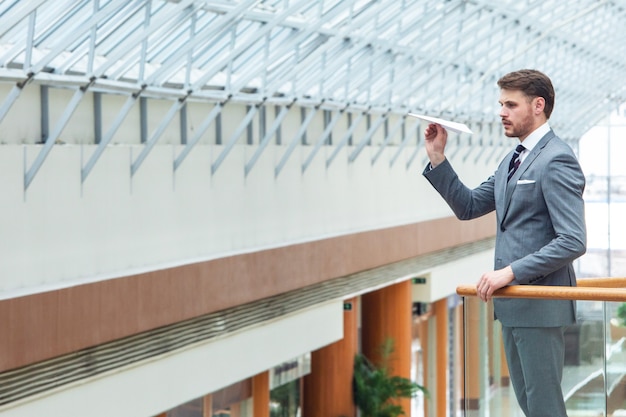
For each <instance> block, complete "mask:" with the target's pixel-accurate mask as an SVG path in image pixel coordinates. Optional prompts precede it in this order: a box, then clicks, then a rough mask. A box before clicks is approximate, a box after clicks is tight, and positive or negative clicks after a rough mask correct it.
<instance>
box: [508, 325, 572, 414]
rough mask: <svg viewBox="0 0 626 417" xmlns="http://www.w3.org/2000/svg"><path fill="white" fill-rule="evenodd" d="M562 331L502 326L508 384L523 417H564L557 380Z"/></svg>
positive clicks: (562, 359) (562, 350)
mask: <svg viewBox="0 0 626 417" xmlns="http://www.w3.org/2000/svg"><path fill="white" fill-rule="evenodd" d="M564 331H565V328H564V327H506V326H502V338H503V341H504V351H505V354H506V359H507V363H508V366H509V374H510V377H511V384H512V385H513V390H514V391H515V395H516V397H517V402H518V403H519V405H520V407H521V409H522V411H523V412H524V414H525V415H526V416H527V417H567V412H566V410H565V402H564V400H563V390H562V389H561V379H562V377H563V366H564V362H565V341H564Z"/></svg>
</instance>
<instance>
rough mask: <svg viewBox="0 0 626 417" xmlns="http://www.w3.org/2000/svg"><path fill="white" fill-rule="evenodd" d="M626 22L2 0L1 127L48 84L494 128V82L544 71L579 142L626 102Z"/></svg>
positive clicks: (602, 12)
mask: <svg viewBox="0 0 626 417" xmlns="http://www.w3.org/2000/svg"><path fill="white" fill-rule="evenodd" d="M625 21H626V1H624V0H613V1H606V0H578V1H576V2H564V1H558V0H501V1H492V0H319V1H312V0H213V1H209V0H204V1H201V0H172V1H165V0H54V1H45V0H31V1H20V0H4V1H2V2H1V3H0V82H11V83H13V86H12V89H11V91H10V93H9V94H8V95H7V96H5V97H0V122H1V121H2V119H3V118H4V117H5V116H6V114H7V112H8V111H9V109H10V108H11V106H12V105H13V103H14V102H15V101H16V100H17V99H18V97H19V95H20V93H21V90H22V89H23V87H24V86H25V85H27V84H29V83H40V84H50V85H54V86H64V87H67V88H73V89H75V90H76V94H75V97H74V99H73V101H75V102H78V101H80V99H81V97H82V95H84V94H85V92H88V91H90V92H101V93H111V94H122V95H127V96H128V97H137V96H142V97H154V98H163V99H171V100H172V101H178V102H185V101H188V100H201V101H210V102H217V103H220V102H227V101H234V102H245V103H249V104H260V103H264V104H272V103H273V104H277V105H288V104H291V103H297V104H298V105H300V106H322V107H323V108H328V109H348V110H354V111H361V112H363V111H367V112H370V113H390V114H406V113H407V112H420V113H428V114H429V115H432V116H438V117H445V118H452V119H454V120H456V121H460V122H466V123H494V122H497V121H498V108H499V105H498V103H497V101H498V94H499V93H498V91H497V86H496V81H497V79H498V78H499V77H500V76H501V75H503V74H504V73H506V72H508V71H510V70H514V69H519V68H537V69H540V70H542V71H543V72H545V73H546V74H548V75H549V76H550V77H551V78H552V80H553V82H554V84H555V88H556V91H557V104H556V108H555V112H554V114H553V117H552V120H551V122H552V125H553V126H554V127H555V129H556V130H557V132H558V133H559V135H560V136H561V137H563V138H564V139H566V140H568V141H573V142H575V141H577V140H578V139H579V138H580V137H581V136H582V135H583V133H585V131H587V130H588V129H589V128H590V127H591V126H593V125H594V124H595V123H596V122H597V121H598V120H599V119H600V118H602V117H603V116H605V115H607V114H609V113H610V112H611V111H612V110H614V109H616V108H617V107H618V106H619V105H620V104H621V103H623V102H625V101H626V76H625V75H626V25H624V22H625ZM71 109H72V104H70V105H69V106H68V110H67V111H68V112H69V113H70V114H71Z"/></svg>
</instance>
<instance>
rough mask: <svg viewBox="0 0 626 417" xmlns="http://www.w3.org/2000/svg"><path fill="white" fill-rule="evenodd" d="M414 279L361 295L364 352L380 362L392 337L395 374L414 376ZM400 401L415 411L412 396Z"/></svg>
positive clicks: (391, 362)
mask: <svg viewBox="0 0 626 417" xmlns="http://www.w3.org/2000/svg"><path fill="white" fill-rule="evenodd" d="M411 307H412V302H411V282H410V281H404V282H401V283H398V284H395V285H391V286H389V287H385V288H382V289H380V290H378V291H374V292H371V293H367V294H364V295H363V296H362V297H361V344H362V352H363V354H364V355H365V356H366V357H367V358H368V359H370V360H371V361H372V362H373V363H374V364H376V365H380V364H381V360H382V356H381V353H382V352H381V350H380V349H381V346H383V345H384V343H385V342H386V341H387V340H388V339H391V340H392V341H393V347H394V351H393V353H392V354H391V355H390V356H389V358H388V363H387V366H388V369H389V373H390V374H391V375H396V376H401V377H404V378H410V377H411V317H412V308H411ZM398 404H399V405H400V406H401V407H402V409H403V410H404V413H405V414H406V415H411V399H410V398H404V399H401V400H400V401H399V402H398Z"/></svg>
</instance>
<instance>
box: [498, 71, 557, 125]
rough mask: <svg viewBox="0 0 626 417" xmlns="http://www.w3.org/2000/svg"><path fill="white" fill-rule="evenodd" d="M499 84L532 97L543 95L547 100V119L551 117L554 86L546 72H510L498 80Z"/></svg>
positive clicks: (506, 88) (544, 110)
mask: <svg viewBox="0 0 626 417" xmlns="http://www.w3.org/2000/svg"><path fill="white" fill-rule="evenodd" d="M498 86H499V87H500V88H501V89H504V90H518V91H521V92H522V93H524V94H525V95H526V96H527V97H529V98H531V99H532V98H535V97H543V99H544V100H545V102H546V105H545V107H544V109H543V112H544V114H545V115H546V119H549V118H550V115H551V114H552V109H553V108H554V88H553V87H552V81H550V78H548V76H547V75H545V74H544V73H542V72H540V71H537V70H533V69H523V70H519V71H513V72H509V73H508V74H506V75H505V76H503V77H502V78H500V79H499V80H498Z"/></svg>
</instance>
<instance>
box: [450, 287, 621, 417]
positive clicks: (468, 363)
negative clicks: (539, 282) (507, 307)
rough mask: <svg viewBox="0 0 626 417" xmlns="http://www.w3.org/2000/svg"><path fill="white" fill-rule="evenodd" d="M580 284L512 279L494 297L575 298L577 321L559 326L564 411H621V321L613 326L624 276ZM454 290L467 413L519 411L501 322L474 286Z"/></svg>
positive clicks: (579, 416) (587, 414)
mask: <svg viewBox="0 0 626 417" xmlns="http://www.w3.org/2000/svg"><path fill="white" fill-rule="evenodd" d="M578 285H579V286H578V287H576V288H572V287H545V286H541V287H538V286H514V287H507V288H503V289H500V290H499V291H497V292H496V294H495V296H497V297H507V298H543V299H573V300H577V323H576V324H575V325H573V326H569V327H568V328H567V329H566V332H565V345H566V352H565V367H564V372H563V380H562V385H561V388H562V391H563V396H564V399H565V405H566V408H567V413H568V416H570V417H599V416H605V417H618V416H626V326H620V325H619V321H620V318H619V317H618V315H619V310H620V306H621V305H622V304H623V303H625V302H626V289H625V287H626V278H588V279H579V280H578ZM457 293H458V294H459V295H461V296H463V297H465V299H464V308H463V328H464V341H463V343H464V352H465V355H464V369H465V377H464V379H463V382H462V384H463V400H462V403H463V404H462V407H461V408H462V409H464V410H465V416H468V417H474V416H475V417H479V416H480V417H482V416H500V417H523V416H524V414H523V413H522V411H521V410H520V408H519V407H518V405H517V401H516V399H515V394H514V392H513V388H512V386H511V385H510V383H509V374H508V369H507V365H506V360H505V358H504V351H503V346H502V342H501V337H500V335H501V325H500V322H498V321H494V320H492V317H493V316H492V314H493V313H492V311H491V303H483V302H482V301H480V300H479V299H478V298H477V297H475V295H476V289H475V287H473V286H460V287H458V288H457ZM624 305H626V304H624ZM624 309H625V310H626V308H624Z"/></svg>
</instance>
